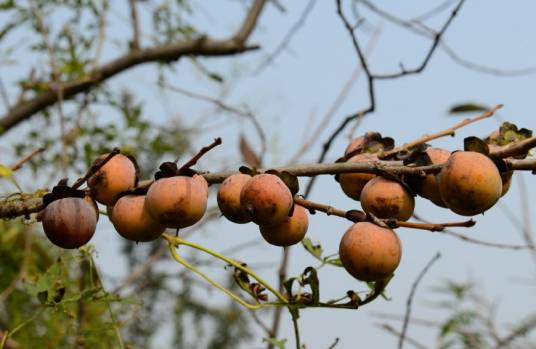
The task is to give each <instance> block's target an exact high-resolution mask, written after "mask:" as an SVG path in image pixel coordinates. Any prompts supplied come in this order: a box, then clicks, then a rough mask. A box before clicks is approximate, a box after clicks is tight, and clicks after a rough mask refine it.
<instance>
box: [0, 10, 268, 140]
mask: <svg viewBox="0 0 536 349" xmlns="http://www.w3.org/2000/svg"><path fill="white" fill-rule="evenodd" d="M265 3H266V0H255V2H254V3H253V5H252V6H251V8H250V10H249V12H248V14H247V15H246V18H245V20H244V22H243V23H242V25H241V27H240V28H239V30H238V31H237V32H236V33H235V34H234V35H233V36H231V37H230V38H228V39H225V40H214V39H211V38H209V37H207V36H201V37H199V38H196V39H192V40H186V41H182V42H176V43H171V44H167V45H162V46H157V47H151V48H146V49H140V50H134V51H131V52H129V53H127V54H125V55H124V56H121V57H119V58H116V59H115V60H113V61H111V62H109V63H107V64H104V65H102V66H100V67H97V68H95V69H94V70H92V71H91V72H89V73H88V75H87V77H85V78H82V79H79V80H74V81H66V82H62V83H59V84H57V85H56V88H55V89H49V90H46V91H43V92H42V93H39V94H38V95H37V96H35V97H34V98H32V99H29V100H22V101H19V102H18V103H17V104H16V105H14V106H13V107H12V108H11V110H9V111H8V112H7V113H6V114H5V115H4V116H3V117H2V118H0V132H6V131H8V130H10V129H11V128H13V127H15V126H17V125H18V124H19V123H21V122H22V121H24V120H27V119H29V118H30V117H32V116H33V115H35V114H37V113H38V112H40V111H42V110H44V109H46V108H47V107H50V106H51V105H53V104H55V103H56V102H58V93H57V90H58V89H60V90H61V91H62V92H63V99H65V100H66V99H69V98H72V97H73V96H75V95H77V94H79V93H82V92H87V91H89V90H91V89H92V88H94V87H96V86H98V85H100V84H101V83H103V82H104V81H106V80H108V79H110V78H111V77H113V76H115V75H117V74H119V73H122V72H124V71H126V70H128V69H130V68H132V67H135V66H137V65H140V64H144V63H150V62H162V61H164V62H171V61H176V60H178V59H179V58H181V57H184V56H189V55H193V56H204V57H215V56H227V55H233V54H238V53H243V52H246V51H250V50H254V49H257V48H258V46H248V45H246V41H247V39H248V38H249V36H250V34H251V32H252V31H253V30H254V29H255V27H256V24H257V20H258V19H259V16H260V14H261V12H262V9H263V8H264V5H265Z"/></svg>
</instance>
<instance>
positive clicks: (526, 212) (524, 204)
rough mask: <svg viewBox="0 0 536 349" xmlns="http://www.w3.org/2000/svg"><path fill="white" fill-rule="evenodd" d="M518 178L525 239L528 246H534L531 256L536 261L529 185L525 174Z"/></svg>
mask: <svg viewBox="0 0 536 349" xmlns="http://www.w3.org/2000/svg"><path fill="white" fill-rule="evenodd" d="M517 180H518V183H519V198H520V200H521V203H520V204H521V215H522V217H523V219H522V221H523V230H522V232H523V238H524V239H525V242H526V243H527V245H528V246H530V247H532V249H531V250H532V251H531V252H532V253H531V256H532V258H533V260H534V262H535V263H536V248H535V245H534V238H533V232H532V224H531V220H530V216H531V212H530V200H529V198H528V190H527V185H526V183H525V179H524V178H523V176H517Z"/></svg>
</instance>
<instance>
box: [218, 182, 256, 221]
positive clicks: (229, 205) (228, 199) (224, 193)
mask: <svg viewBox="0 0 536 349" xmlns="http://www.w3.org/2000/svg"><path fill="white" fill-rule="evenodd" d="M250 179H251V176H250V175H247V174H243V173H237V174H234V175H231V176H229V177H227V178H226V179H225V180H224V181H223V183H222V184H221V185H220V188H219V189H218V207H219V208H220V211H221V213H222V214H223V215H224V216H225V218H227V219H228V220H230V221H231V222H234V223H238V224H244V223H248V222H251V217H250V216H249V214H248V212H247V211H246V210H245V208H244V207H243V206H242V205H241V204H240V193H241V191H242V188H243V187H244V185H245V184H246V183H247V182H248V181H249V180H250Z"/></svg>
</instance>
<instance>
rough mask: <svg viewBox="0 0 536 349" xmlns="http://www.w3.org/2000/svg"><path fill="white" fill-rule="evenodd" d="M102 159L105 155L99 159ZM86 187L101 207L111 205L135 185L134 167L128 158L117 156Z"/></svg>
mask: <svg viewBox="0 0 536 349" xmlns="http://www.w3.org/2000/svg"><path fill="white" fill-rule="evenodd" d="M104 157H106V154H105V155H101V156H100V157H99V158H104ZM87 185H88V187H89V188H90V190H91V196H93V198H95V200H97V201H98V202H100V203H101V204H103V205H113V204H115V201H116V200H117V196H118V195H119V194H120V193H122V192H124V191H127V190H129V189H132V188H134V186H135V185H136V167H135V166H134V163H133V162H132V161H131V160H130V159H129V158H128V157H126V156H125V155H123V154H117V155H115V156H114V157H112V158H111V159H110V160H109V161H108V162H107V163H106V164H105V165H104V166H103V167H101V169H100V170H98V171H97V172H96V173H95V174H94V175H93V176H91V177H90V178H89V179H88V181H87Z"/></svg>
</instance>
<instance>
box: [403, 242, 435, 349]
mask: <svg viewBox="0 0 536 349" xmlns="http://www.w3.org/2000/svg"><path fill="white" fill-rule="evenodd" d="M440 257H441V254H440V253H439V252H437V253H436V254H435V256H434V257H433V258H432V259H431V260H430V261H429V262H428V263H427V264H426V266H425V267H424V269H423V270H422V271H421V272H420V274H419V276H417V279H415V281H414V282H413V285H412V286H411V291H410V292H409V296H408V300H407V301H406V314H405V315H404V323H403V324H402V332H401V333H400V337H399V338H400V339H399V341H398V348H399V349H402V347H403V346H404V340H405V338H406V332H407V330H408V325H409V319H410V314H411V304H412V303H413V297H414V296H415V292H416V291H417V286H418V285H419V283H420V282H421V280H422V278H423V277H424V275H425V274H426V273H427V272H428V270H430V267H432V265H433V264H434V263H435V262H436V261H437V260H438V259H439V258H440Z"/></svg>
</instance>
